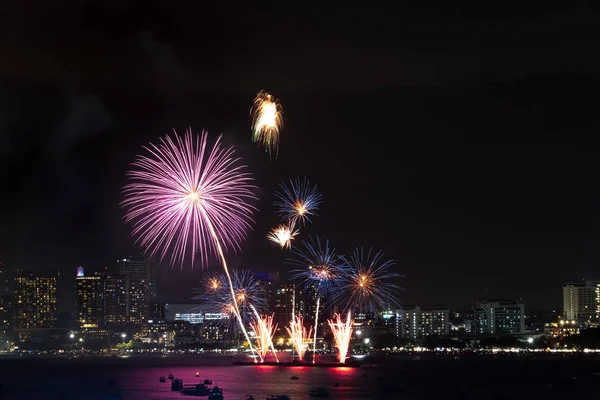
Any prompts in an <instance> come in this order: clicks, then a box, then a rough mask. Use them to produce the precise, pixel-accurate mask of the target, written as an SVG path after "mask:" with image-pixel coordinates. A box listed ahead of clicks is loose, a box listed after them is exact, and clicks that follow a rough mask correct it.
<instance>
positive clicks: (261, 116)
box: [250, 90, 283, 158]
mask: <svg viewBox="0 0 600 400" xmlns="http://www.w3.org/2000/svg"><path fill="white" fill-rule="evenodd" d="M250 114H251V115H252V141H253V142H255V143H258V144H259V145H261V146H263V147H264V148H265V151H267V152H268V153H269V155H271V154H272V153H275V157H276V158H277V152H278V149H279V133H280V132H281V128H282V127H283V111H282V108H281V104H280V103H279V100H276V99H275V98H274V97H273V96H272V95H270V94H269V93H267V92H265V91H264V90H261V91H260V92H258V94H257V95H256V97H255V98H254V104H253V106H252V108H251V109H250Z"/></svg>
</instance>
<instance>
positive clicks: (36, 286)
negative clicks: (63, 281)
mask: <svg viewBox="0 0 600 400" xmlns="http://www.w3.org/2000/svg"><path fill="white" fill-rule="evenodd" d="M57 280H58V272H56V271H47V272H39V273H33V272H20V273H18V274H17V276H16V277H15V281H14V293H15V294H14V325H15V330H16V331H18V332H19V333H22V332H25V331H28V330H40V329H54V328H56V327H57V321H58V308H57V299H56V285H57Z"/></svg>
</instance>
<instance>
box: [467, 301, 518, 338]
mask: <svg viewBox="0 0 600 400" xmlns="http://www.w3.org/2000/svg"><path fill="white" fill-rule="evenodd" d="M473 314H474V320H473V325H474V327H473V331H474V333H475V334H476V335H501V334H523V333H525V307H524V305H523V304H521V303H515V302H511V301H509V300H498V299H496V300H495V299H481V300H479V301H478V302H476V303H475V306H474V307H473Z"/></svg>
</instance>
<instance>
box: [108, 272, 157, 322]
mask: <svg viewBox="0 0 600 400" xmlns="http://www.w3.org/2000/svg"><path fill="white" fill-rule="evenodd" d="M150 290H151V288H150V283H149V282H148V281H147V280H146V279H138V278H132V277H130V276H123V275H115V276H111V275H109V276H107V277H106V278H104V284H103V296H102V297H103V314H104V325H106V326H115V325H130V324H133V325H140V324H143V323H144V322H146V321H147V320H148V315H149V307H150V296H149V293H150Z"/></svg>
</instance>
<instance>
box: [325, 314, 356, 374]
mask: <svg viewBox="0 0 600 400" xmlns="http://www.w3.org/2000/svg"><path fill="white" fill-rule="evenodd" d="M327 323H328V324H329V328H331V333H333V341H334V342H335V347H337V349H338V357H339V362H340V364H344V363H345V362H346V358H347V357H348V350H349V348H350V339H351V338H352V326H353V324H354V321H353V320H352V317H351V315H350V312H348V317H347V318H346V322H342V318H341V316H340V315H339V314H334V315H333V319H328V320H327Z"/></svg>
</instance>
